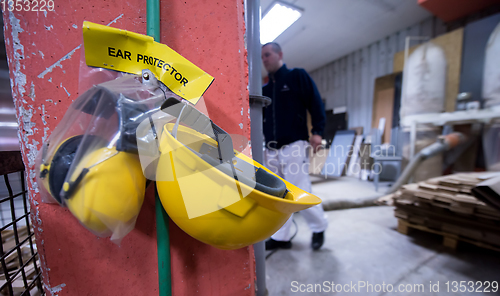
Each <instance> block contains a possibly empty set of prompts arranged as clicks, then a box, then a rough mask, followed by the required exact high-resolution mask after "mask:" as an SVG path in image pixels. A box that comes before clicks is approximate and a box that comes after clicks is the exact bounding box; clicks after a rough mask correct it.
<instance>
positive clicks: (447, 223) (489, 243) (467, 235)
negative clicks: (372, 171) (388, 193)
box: [394, 173, 500, 250]
mask: <svg viewBox="0 0 500 296" xmlns="http://www.w3.org/2000/svg"><path fill="white" fill-rule="evenodd" d="M495 176H498V173H494V174H492V173H460V174H455V175H448V176H444V177H438V178H433V179H429V180H427V181H424V182H420V183H418V184H409V185H405V186H403V188H402V189H401V190H399V191H398V192H396V194H395V195H394V204H395V206H396V210H395V215H396V217H397V218H399V226H398V229H399V231H401V232H403V233H406V232H407V231H408V229H409V228H416V229H420V230H424V231H428V232H433V233H438V234H440V235H442V236H443V237H444V239H445V244H446V245H448V246H450V247H456V244H457V242H458V241H467V242H469V243H473V244H475V245H479V246H482V247H486V248H490V249H496V250H500V211H498V210H497V209H495V208H493V207H491V206H489V205H487V204H485V203H483V202H482V201H479V200H478V199H476V198H475V197H474V196H473V195H472V194H471V191H472V188H474V187H475V186H476V185H478V184H479V183H481V182H483V181H484V180H487V179H490V178H493V177H495Z"/></svg>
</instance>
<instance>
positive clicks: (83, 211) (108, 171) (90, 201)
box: [39, 87, 146, 236]
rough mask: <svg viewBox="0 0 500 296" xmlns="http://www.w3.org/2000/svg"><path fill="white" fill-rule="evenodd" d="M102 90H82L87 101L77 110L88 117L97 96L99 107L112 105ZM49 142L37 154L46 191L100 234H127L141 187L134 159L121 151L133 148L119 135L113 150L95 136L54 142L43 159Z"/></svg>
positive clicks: (140, 198)
mask: <svg viewBox="0 0 500 296" xmlns="http://www.w3.org/2000/svg"><path fill="white" fill-rule="evenodd" d="M103 90H104V89H103V88H96V87H94V88H93V89H91V91H89V92H87V93H86V94H87V95H90V96H92V97H91V98H90V100H87V101H86V102H87V104H85V105H82V106H81V108H79V110H81V111H83V112H85V113H90V114H92V112H94V111H95V108H96V106H97V104H98V103H96V97H99V100H109V101H106V102H104V103H105V104H109V105H110V106H111V105H112V104H113V100H114V99H115V98H114V97H110V96H109V95H110V94H111V93H110V92H109V91H103ZM86 94H84V95H86ZM84 95H82V96H84ZM88 102H91V103H88ZM92 105H93V106H92ZM113 108H114V107H113ZM134 140H135V137H134ZM49 143H50V141H49V142H48V143H47V144H46V145H45V146H44V149H43V152H42V153H43V154H42V163H41V165H40V174H39V177H40V179H41V181H42V182H41V183H42V185H43V186H44V187H45V188H46V189H47V190H48V191H49V193H50V194H51V195H52V196H53V197H54V198H55V199H56V200H57V202H59V203H60V204H62V205H66V206H67V207H68V209H69V210H70V211H71V213H72V214H73V215H74V216H75V217H76V218H77V219H78V220H79V221H80V222H81V223H82V224H83V225H84V226H85V227H87V228H88V229H89V230H91V231H92V232H94V233H95V234H97V235H99V236H109V235H110V234H112V233H118V235H119V234H120V233H126V232H128V231H129V230H130V226H133V225H134V222H135V218H136V217H137V215H138V214H139V211H140V209H141V206H142V202H143V200H144V192H145V188H146V178H145V177H144V175H143V173H142V169H141V164H140V161H139V157H138V155H137V154H136V153H129V152H125V150H129V151H133V150H134V149H133V145H131V144H130V143H129V142H128V141H127V139H124V138H123V137H122V138H121V139H120V140H119V141H117V144H115V146H112V145H111V144H110V143H109V141H106V140H104V139H102V138H100V137H99V136H94V135H85V136H84V135H77V136H73V137H69V138H67V139H65V140H63V141H62V142H61V143H59V144H56V145H58V146H57V147H56V149H52V151H54V153H52V155H45V154H47V151H48V146H49ZM127 143H128V144H127ZM131 147H132V148H131ZM118 148H120V151H119V150H118ZM77 157H78V158H77ZM76 159H78V163H75V160H76ZM68 174H71V175H68Z"/></svg>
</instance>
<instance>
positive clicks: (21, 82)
mask: <svg viewBox="0 0 500 296" xmlns="http://www.w3.org/2000/svg"><path fill="white" fill-rule="evenodd" d="M9 21H10V26H11V29H12V41H13V42H14V46H13V47H14V59H15V65H14V69H15V72H14V77H15V79H14V80H15V84H16V86H17V89H18V91H19V95H21V97H22V96H23V95H24V93H25V92H26V90H25V89H24V86H25V85H26V75H24V73H22V72H21V62H20V61H19V60H20V59H23V58H24V46H23V45H22V44H21V41H20V40H19V33H21V32H24V30H23V29H22V28H21V25H20V21H19V19H17V18H16V17H15V16H14V14H13V13H12V12H9ZM9 66H12V63H9ZM11 83H12V82H11ZM12 86H13V85H12Z"/></svg>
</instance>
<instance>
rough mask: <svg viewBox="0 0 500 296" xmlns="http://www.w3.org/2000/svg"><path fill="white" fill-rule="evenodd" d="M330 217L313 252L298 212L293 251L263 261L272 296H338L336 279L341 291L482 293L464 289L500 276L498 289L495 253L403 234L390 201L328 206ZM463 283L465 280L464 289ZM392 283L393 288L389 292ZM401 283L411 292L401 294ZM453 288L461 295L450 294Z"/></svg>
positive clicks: (498, 262)
mask: <svg viewBox="0 0 500 296" xmlns="http://www.w3.org/2000/svg"><path fill="white" fill-rule="evenodd" d="M325 184H326V183H325ZM370 184H371V183H370ZM313 191H314V188H313ZM351 191H352V189H351ZM327 215H328V220H329V223H330V225H329V227H328V229H327V231H326V236H325V238H326V240H325V244H324V246H323V248H322V249H321V250H320V251H316V252H315V251H312V249H311V247H310V243H311V241H310V240H311V232H310V230H309V229H308V227H307V224H306V223H305V221H304V219H303V218H302V217H301V216H300V214H297V215H295V216H294V217H295V221H296V222H297V226H298V229H299V230H298V233H297V235H296V236H295V238H294V239H293V241H292V242H293V246H292V249H290V250H279V251H277V252H275V253H273V254H272V255H271V256H270V257H269V258H268V259H267V260H266V282H267V289H268V292H269V295H272V296H275V295H328V294H333V293H332V283H334V285H337V284H341V285H342V287H340V286H334V289H337V291H338V293H336V294H337V295H351V294H354V295H386V294H389V295H480V294H481V293H476V292H467V290H468V291H472V289H474V290H477V291H484V290H485V289H486V286H487V285H488V284H487V283H485V281H490V282H491V281H497V283H496V285H497V286H496V287H497V289H498V281H500V277H499V274H500V253H498V252H495V251H490V250H485V249H481V248H479V247H475V246H472V245H468V244H466V243H463V244H459V247H458V249H457V250H456V251H453V250H449V249H446V248H445V247H443V246H442V237H441V236H438V235H434V234H430V233H425V232H421V231H418V230H415V231H413V232H411V233H410V235H408V236H407V235H403V234H400V233H399V232H398V231H397V230H396V228H397V219H396V218H395V217H394V213H393V207H389V206H373V207H364V208H357V209H346V210H336V211H328V212H327ZM295 229H296V228H295V227H292V231H295ZM266 254H267V255H269V254H270V252H269V251H266ZM460 281H465V282H462V284H463V285H464V286H463V287H461V288H460ZM471 281H472V282H471ZM479 282H481V285H482V286H480V283H479ZM447 283H448V284H447ZM389 284H390V285H392V287H393V289H394V290H393V292H392V293H386V292H384V290H386V291H387V290H388V289H390V286H388V285H389ZM436 284H438V285H436ZM360 285H361V287H360ZM370 285H372V286H370ZM377 285H378V286H377ZM382 285H384V286H382ZM469 285H470V286H469ZM363 286H366V287H363ZM431 287H432V288H433V291H434V292H431V291H430V290H431ZM320 288H321V289H320ZM341 288H342V289H343V292H342V291H340V290H338V289H341ZM399 288H402V289H407V290H412V292H409V291H408V292H396V291H397V290H398V289H399ZM447 288H448V289H449V291H448V290H447ZM308 289H309V292H307V291H308ZM314 289H315V290H314ZM370 289H371V290H370ZM417 289H420V291H417ZM422 289H423V290H422ZM454 289H456V290H455V291H457V293H452V292H453V290H454ZM460 289H462V290H464V289H465V291H466V292H460ZM300 291H305V292H300ZM375 291H379V292H375ZM489 291H490V293H484V294H487V295H498V294H500V292H498V290H497V292H496V293H493V291H494V286H493V285H491V284H490V286H489Z"/></svg>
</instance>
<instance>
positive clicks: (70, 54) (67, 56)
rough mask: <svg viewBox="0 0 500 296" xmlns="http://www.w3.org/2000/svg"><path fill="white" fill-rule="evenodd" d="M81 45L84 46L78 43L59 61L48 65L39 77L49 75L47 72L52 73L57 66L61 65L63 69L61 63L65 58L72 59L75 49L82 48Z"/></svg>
mask: <svg viewBox="0 0 500 296" xmlns="http://www.w3.org/2000/svg"><path fill="white" fill-rule="evenodd" d="M80 47H82V45H81V44H80V45H78V46H77V47H75V48H73V50H72V51H70V52H68V53H67V54H66V55H65V56H63V57H62V58H61V59H59V60H58V61H57V62H55V63H54V64H52V65H51V66H49V67H47V68H46V69H45V70H44V71H43V72H42V73H40V74H39V75H38V78H43V77H44V76H45V75H47V73H50V72H52V70H54V68H55V67H59V68H61V69H62V65H61V62H62V61H64V60H67V59H70V58H71V56H72V55H73V54H74V53H75V51H77V50H78V49H80Z"/></svg>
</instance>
